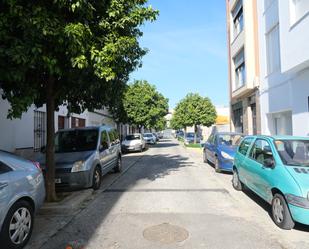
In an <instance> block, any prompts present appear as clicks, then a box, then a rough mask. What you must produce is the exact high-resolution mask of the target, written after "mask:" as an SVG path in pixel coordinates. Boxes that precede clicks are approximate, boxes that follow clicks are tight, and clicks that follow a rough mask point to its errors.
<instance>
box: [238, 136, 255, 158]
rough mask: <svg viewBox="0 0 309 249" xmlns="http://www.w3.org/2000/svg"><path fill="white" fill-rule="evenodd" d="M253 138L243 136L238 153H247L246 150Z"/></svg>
mask: <svg viewBox="0 0 309 249" xmlns="http://www.w3.org/2000/svg"><path fill="white" fill-rule="evenodd" d="M252 140H253V138H251V137H250V138H245V139H244V140H243V141H242V142H241V144H240V145H239V149H238V151H239V153H241V154H243V155H247V151H248V149H249V147H250V145H251V143H252Z"/></svg>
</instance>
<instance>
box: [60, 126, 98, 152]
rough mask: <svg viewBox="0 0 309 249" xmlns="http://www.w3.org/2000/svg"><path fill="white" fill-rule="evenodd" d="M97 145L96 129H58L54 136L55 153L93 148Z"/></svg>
mask: <svg viewBox="0 0 309 249" xmlns="http://www.w3.org/2000/svg"><path fill="white" fill-rule="evenodd" d="M97 145H98V130H97V129H93V130H92V129H85V130H82V129H81V130H70V131H60V132H57V134H56V137H55V152H56V153H65V152H80V151H88V150H95V149H96V147H97Z"/></svg>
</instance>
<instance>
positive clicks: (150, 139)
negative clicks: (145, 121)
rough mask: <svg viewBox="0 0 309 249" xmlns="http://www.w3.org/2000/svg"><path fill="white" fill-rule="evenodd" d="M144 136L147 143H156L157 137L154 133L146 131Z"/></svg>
mask: <svg viewBox="0 0 309 249" xmlns="http://www.w3.org/2000/svg"><path fill="white" fill-rule="evenodd" d="M143 136H144V139H145V142H146V143H147V144H156V142H157V138H156V137H155V135H153V134H152V133H144V135H143Z"/></svg>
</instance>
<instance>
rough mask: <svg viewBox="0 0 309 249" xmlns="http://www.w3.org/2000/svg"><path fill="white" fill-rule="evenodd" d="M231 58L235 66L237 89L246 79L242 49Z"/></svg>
mask: <svg viewBox="0 0 309 249" xmlns="http://www.w3.org/2000/svg"><path fill="white" fill-rule="evenodd" d="M233 60H234V66H235V90H237V89H238V88H240V87H242V86H243V85H244V84H245V81H246V66H245V58H244V50H242V51H240V52H239V53H238V54H237V55H236V56H235V57H234V59H233Z"/></svg>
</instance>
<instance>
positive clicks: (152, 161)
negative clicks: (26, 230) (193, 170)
mask: <svg viewBox="0 0 309 249" xmlns="http://www.w3.org/2000/svg"><path fill="white" fill-rule="evenodd" d="M176 145H177V144H175V143H173V142H171V143H168V142H165V143H162V144H160V143H159V144H157V145H156V147H158V148H167V147H171V146H176ZM130 157H131V160H132V161H134V157H136V163H135V164H134V165H133V166H132V167H131V168H130V169H129V170H128V171H127V172H125V173H124V174H123V175H122V176H121V177H120V178H119V179H118V180H116V181H115V182H114V183H113V184H112V185H111V186H110V187H109V188H107V189H106V190H105V191H103V192H101V193H100V192H99V191H98V193H97V196H96V197H95V198H94V199H93V200H92V201H90V202H89V203H88V205H87V207H86V208H85V209H84V210H82V211H81V212H80V213H79V214H78V215H77V216H76V217H74V218H73V219H72V221H71V222H70V223H69V224H68V225H66V226H65V227H64V229H62V230H61V231H59V232H58V233H57V234H56V235H55V236H54V237H53V238H51V239H50V240H49V241H48V243H47V244H45V245H44V246H43V248H49V249H53V248H55V249H56V248H57V249H59V248H65V247H66V246H67V245H78V246H75V248H82V246H84V247H85V248H87V244H88V243H89V241H91V239H92V238H95V237H97V236H100V240H101V237H102V241H103V240H104V239H105V238H106V237H105V236H107V235H106V234H105V233H104V231H102V224H103V223H104V222H109V221H107V220H109V219H111V216H113V215H109V214H110V212H111V211H112V210H113V208H114V206H115V204H116V203H117V202H118V201H119V200H120V198H121V197H122V195H123V194H124V193H126V192H130V190H132V191H133V192H134V189H139V188H142V189H144V188H145V187H147V190H149V187H148V186H147V185H148V183H150V182H152V181H156V180H157V179H162V178H165V177H168V176H169V175H171V174H174V173H175V172H177V171H180V170H181V168H184V167H195V166H194V163H193V162H191V161H190V160H189V158H188V157H185V156H182V155H175V154H168V153H164V154H157V155H152V154H150V153H149V154H148V153H147V154H145V155H143V156H142V157H141V156H140V155H134V154H133V155H130ZM132 157H133V158H132ZM103 181H104V178H103ZM137 184H138V185H137ZM116 190H117V191H116ZM120 190H121V191H120ZM150 191H151V189H150ZM154 191H155V190H154ZM133 225H134V224H133ZM141 236H142V232H141ZM79 245H80V246H79ZM73 248H74V247H73ZM75 248H74V249H75Z"/></svg>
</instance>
